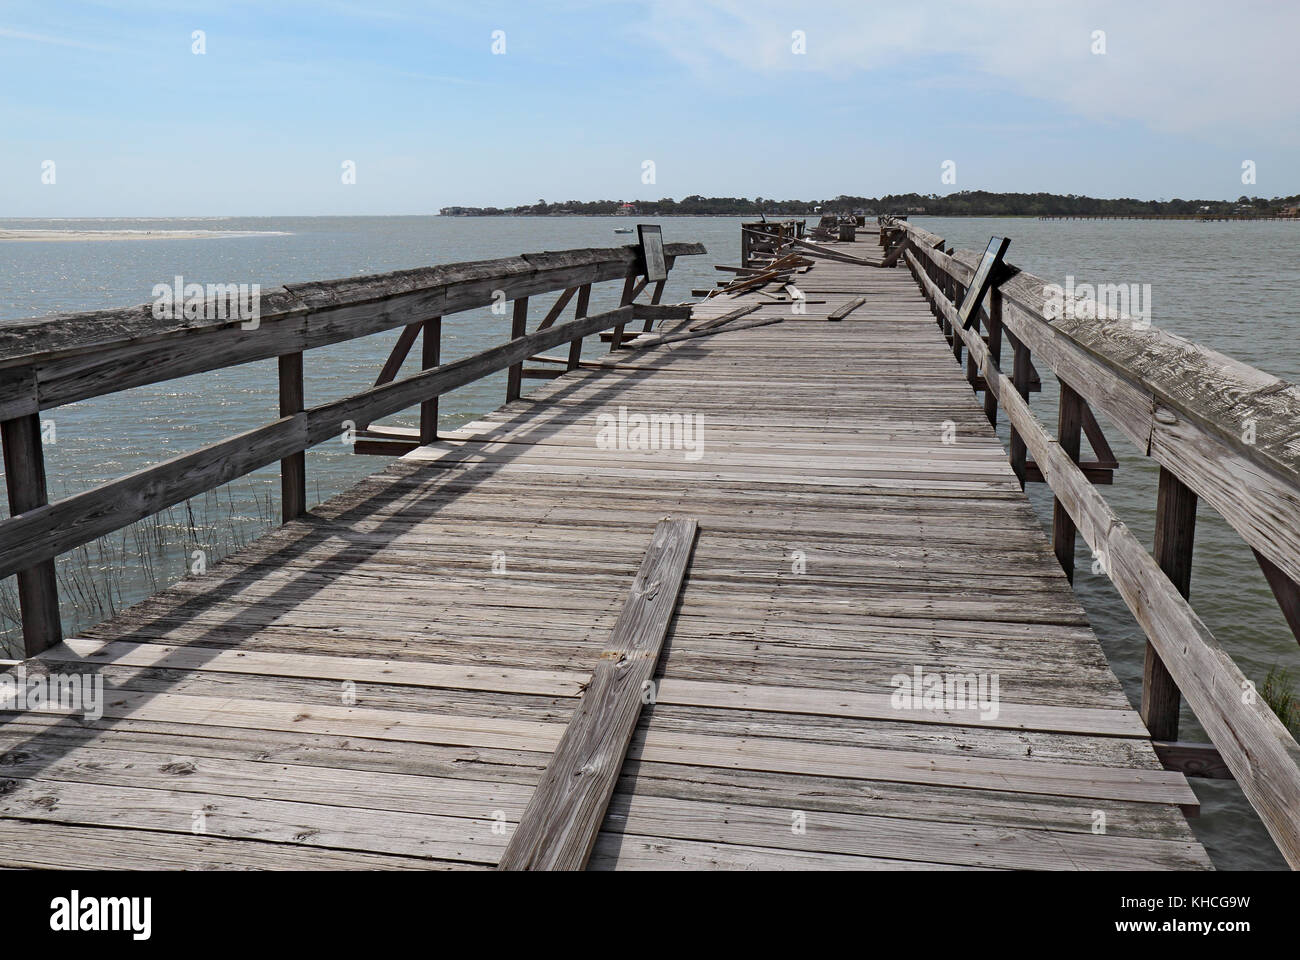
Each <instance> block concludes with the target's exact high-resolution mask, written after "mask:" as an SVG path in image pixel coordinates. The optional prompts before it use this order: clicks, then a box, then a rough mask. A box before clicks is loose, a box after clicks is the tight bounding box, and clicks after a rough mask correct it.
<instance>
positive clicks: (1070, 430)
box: [1052, 380, 1083, 583]
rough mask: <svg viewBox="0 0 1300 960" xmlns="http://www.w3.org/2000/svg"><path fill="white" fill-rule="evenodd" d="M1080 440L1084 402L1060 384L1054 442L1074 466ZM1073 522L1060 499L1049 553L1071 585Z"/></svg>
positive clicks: (1054, 511) (1056, 502) (1055, 504)
mask: <svg viewBox="0 0 1300 960" xmlns="http://www.w3.org/2000/svg"><path fill="white" fill-rule="evenodd" d="M1082 440H1083V398H1082V397H1080V396H1079V395H1078V394H1077V393H1075V392H1074V389H1073V388H1072V387H1071V386H1070V385H1069V384H1068V383H1066V382H1065V381H1064V380H1062V381H1061V404H1060V410H1059V412H1058V413H1057V417H1056V442H1057V443H1058V444H1060V447H1061V449H1062V450H1063V451H1064V452H1065V454H1066V456H1068V457H1069V458H1070V459H1071V460H1073V461H1074V462H1075V463H1078V462H1079V445H1080V443H1081V442H1082ZM1074 543H1075V527H1074V520H1073V519H1072V518H1071V517H1070V514H1069V512H1068V511H1067V510H1066V509H1065V507H1064V505H1062V503H1061V501H1060V499H1059V498H1058V499H1053V501H1052V549H1053V550H1054V551H1055V552H1056V559H1057V560H1058V561H1060V564H1061V569H1063V570H1064V571H1065V577H1066V579H1067V580H1069V581H1070V582H1071V583H1074Z"/></svg>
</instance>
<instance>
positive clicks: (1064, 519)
mask: <svg viewBox="0 0 1300 960" xmlns="http://www.w3.org/2000/svg"><path fill="white" fill-rule="evenodd" d="M973 357H974V355H973V354H972V362H973ZM1082 441H1083V400H1082V399H1081V398H1080V397H1079V395H1078V394H1077V393H1075V392H1074V389H1073V388H1072V387H1070V385H1069V384H1068V383H1065V382H1064V381H1062V383H1061V399H1060V403H1059V405H1058V412H1057V420H1056V442H1057V443H1059V444H1060V445H1061V450H1062V451H1064V452H1065V455H1066V456H1068V457H1069V458H1070V459H1071V460H1073V461H1074V462H1075V463H1078V462H1079V447H1080V445H1081V443H1082ZM1074 541H1075V529H1074V521H1073V520H1071V519H1070V513H1069V511H1068V510H1066V509H1065V506H1064V505H1063V504H1062V503H1061V501H1060V500H1057V499H1053V501H1052V549H1053V551H1055V553H1056V559H1057V561H1058V562H1059V563H1060V564H1061V569H1062V570H1064V571H1065V577H1066V579H1067V580H1069V581H1070V582H1071V583H1074Z"/></svg>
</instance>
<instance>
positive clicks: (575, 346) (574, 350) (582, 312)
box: [564, 283, 591, 370]
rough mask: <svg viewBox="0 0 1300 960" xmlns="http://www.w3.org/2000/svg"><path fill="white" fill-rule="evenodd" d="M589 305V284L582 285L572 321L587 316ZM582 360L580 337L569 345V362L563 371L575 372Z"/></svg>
mask: <svg viewBox="0 0 1300 960" xmlns="http://www.w3.org/2000/svg"><path fill="white" fill-rule="evenodd" d="M590 303H591V284H589V283H584V284H583V285H582V288H581V289H580V290H579V291H578V305H577V306H576V307H574V309H573V319H574V320H581V319H582V318H583V317H585V316H586V315H587V306H588V304H590ZM581 360H582V337H579V338H578V339H577V340H573V341H571V342H570V343H569V362H568V364H567V365H566V366H565V368H564V369H565V370H577V369H578V363H579V361H581Z"/></svg>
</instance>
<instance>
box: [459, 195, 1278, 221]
mask: <svg viewBox="0 0 1300 960" xmlns="http://www.w3.org/2000/svg"><path fill="white" fill-rule="evenodd" d="M1298 205H1300V194H1297V195H1293V196H1290V197H1274V198H1272V199H1266V198H1264V197H1247V196H1241V197H1238V198H1237V199H1236V200H1182V199H1179V198H1174V199H1173V200H1136V199H1133V198H1131V197H1124V198H1119V199H1111V200H1105V199H1100V198H1098V197H1085V196H1080V195H1078V194H1073V193H1069V194H1059V193H992V192H990V191H987V190H962V191H960V192H958V193H950V194H948V195H946V196H939V195H937V194H933V193H932V194H919V193H903V194H892V195H888V196H884V197H854V196H847V195H840V196H838V197H834V198H832V199H829V200H773V199H771V198H765V197H755V198H754V199H752V200H751V199H749V198H747V197H702V196H699V195H698V194H695V195H692V196H689V197H684V198H683V199H681V200H674V199H672V198H671V197H665V198H664V199H662V200H636V201H625V200H585V201H584V200H565V201H562V202H554V203H548V202H547V201H545V200H538V201H537V202H536V203H533V204H522V205H520V206H515V207H463V206H453V207H443V208H442V209H441V210H440V211H439V212H440V213H441V214H442V215H443V216H445V217H449V216H450V217H493V216H508V217H547V216H618V215H635V216H643V217H644V216H661V217H663V216H741V217H747V216H755V217H756V216H758V215H760V214H763V215H767V216H778V217H779V216H801V217H802V216H808V215H810V214H811V215H816V214H828V213H854V212H862V213H867V214H881V213H891V214H909V213H910V214H925V215H927V216H935V217H1073V216H1079V217H1105V216H1143V215H1148V216H1149V215H1157V216H1197V215H1202V216H1241V215H1248V216H1261V217H1270V216H1295V215H1296V213H1297V206H1298Z"/></svg>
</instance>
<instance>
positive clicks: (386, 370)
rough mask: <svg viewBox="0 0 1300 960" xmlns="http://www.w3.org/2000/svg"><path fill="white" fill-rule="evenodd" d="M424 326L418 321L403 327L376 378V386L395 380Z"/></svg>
mask: <svg viewBox="0 0 1300 960" xmlns="http://www.w3.org/2000/svg"><path fill="white" fill-rule="evenodd" d="M423 326H424V324H423V322H422V321H416V322H415V323H408V324H407V325H406V326H404V327H402V332H401V333H400V334H398V336H397V343H395V344H393V350H392V352H391V353H390V354H389V355H388V359H387V360H385V361H384V366H383V368H382V369H381V370H380V371H379V376H377V377H376V378H375V386H377V387H378V386H380V385H382V384H385V383H392V382H393V378H394V377H396V376H397V374H398V372H399V371H400V370H401V369H402V364H403V363H405V362H406V355H407V354H409V353H410V352H411V347H412V346H413V345H414V344H415V338H416V337H418V336H419V335H420V329H421V328H422V327H423Z"/></svg>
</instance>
